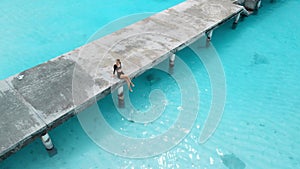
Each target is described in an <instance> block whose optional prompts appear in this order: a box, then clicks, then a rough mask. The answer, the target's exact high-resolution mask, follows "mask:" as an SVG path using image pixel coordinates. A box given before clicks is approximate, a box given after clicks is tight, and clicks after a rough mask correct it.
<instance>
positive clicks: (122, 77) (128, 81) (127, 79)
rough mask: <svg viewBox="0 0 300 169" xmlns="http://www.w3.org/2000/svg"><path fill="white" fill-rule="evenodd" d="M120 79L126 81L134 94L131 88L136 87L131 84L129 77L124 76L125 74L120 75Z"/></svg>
mask: <svg viewBox="0 0 300 169" xmlns="http://www.w3.org/2000/svg"><path fill="white" fill-rule="evenodd" d="M120 78H121V79H125V80H126V83H127V86H128V89H129V90H130V91H131V92H132V89H131V86H132V87H134V84H133V83H132V82H131V80H130V78H129V77H128V76H126V75H123V74H121V75H120ZM130 85H131V86H130Z"/></svg>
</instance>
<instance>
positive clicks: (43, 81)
mask: <svg viewBox="0 0 300 169" xmlns="http://www.w3.org/2000/svg"><path fill="white" fill-rule="evenodd" d="M242 11H243V7H241V6H238V5H236V4H233V1H231V0H188V1H185V2H183V3H181V4H178V5H177V6H174V7H172V8H169V9H167V10H164V11H162V12H160V13H157V14H155V15H153V16H151V17H149V18H146V19H144V20H142V21H139V22H137V23H135V24H132V25H130V26H128V27H125V28H123V29H121V30H119V31H117V32H114V33H112V34H110V35H107V36H105V37H103V38H100V39H98V40H96V41H93V42H91V43H89V44H86V45H84V46H82V47H79V48H78V49H75V50H73V51H71V52H69V53H66V54H63V55H61V56H59V57H57V58H54V59H52V60H50V61H48V62H46V63H44V64H41V65H38V66H36V67H33V68H31V69H28V70H26V71H24V72H21V73H20V74H17V75H15V76H12V77H9V78H7V79H5V80H3V81H1V82H0V117H1V118H0V161H1V159H5V158H6V157H8V156H9V155H10V154H12V153H14V152H16V151H17V150H19V149H20V148H21V147H23V146H25V145H26V144H27V143H29V142H31V141H32V140H34V139H35V138H37V137H40V136H41V134H42V133H43V132H47V131H48V130H51V129H52V128H53V127H56V126H57V125H59V124H61V123H63V122H64V121H65V120H67V119H68V118H70V117H72V116H74V115H76V114H77V113H79V112H80V111H81V110H83V109H85V108H86V107H87V106H89V105H91V104H92V103H94V102H95V101H97V100H99V99H101V98H102V97H104V96H106V95H107V94H109V93H110V92H111V90H112V89H117V88H118V87H119V86H121V85H122V84H123V83H124V81H120V80H119V79H117V78H113V77H111V74H112V66H113V64H114V63H115V59H116V58H119V59H121V61H122V66H123V71H125V73H126V74H127V75H129V76H130V77H135V76H138V75H140V74H141V73H143V72H144V71H146V70H147V69H149V68H151V67H153V66H155V65H156V64H158V63H160V62H161V61H163V60H165V59H167V58H169V57H170V55H172V53H175V52H176V51H178V50H180V49H182V48H184V47H185V46H187V45H189V44H190V43H192V42H194V41H195V40H196V39H198V38H199V37H201V36H203V35H204V34H205V33H206V32H207V31H210V30H212V29H214V28H216V27H217V26H219V25H220V24H222V23H223V22H225V21H227V20H228V19H230V18H232V17H235V16H236V15H237V14H239V13H241V12H242ZM20 75H22V78H18V77H19V76H20ZM58 151H59V150H58Z"/></svg>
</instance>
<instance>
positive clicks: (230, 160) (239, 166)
mask: <svg viewBox="0 0 300 169" xmlns="http://www.w3.org/2000/svg"><path fill="white" fill-rule="evenodd" d="M220 157H221V159H222V162H223V164H224V165H225V166H226V167H228V168H229V169H244V168H246V164H245V163H244V162H243V161H242V160H241V159H239V158H238V157H236V156H235V155H234V154H225V155H223V156H220Z"/></svg>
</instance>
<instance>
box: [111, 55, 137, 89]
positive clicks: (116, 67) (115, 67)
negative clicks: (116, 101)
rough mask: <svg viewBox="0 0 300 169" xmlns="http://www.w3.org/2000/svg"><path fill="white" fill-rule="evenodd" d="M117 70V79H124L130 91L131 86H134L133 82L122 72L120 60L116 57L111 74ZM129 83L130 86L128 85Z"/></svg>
mask: <svg viewBox="0 0 300 169" xmlns="http://www.w3.org/2000/svg"><path fill="white" fill-rule="evenodd" d="M116 71H117V76H118V78H119V79H125V80H126V82H127V86H128V89H129V91H131V92H132V89H131V86H132V87H134V84H133V83H132V82H131V79H130V78H129V77H128V76H126V75H125V74H124V72H123V71H122V65H121V60H120V59H117V60H116V64H114V71H113V76H114V75H115V72H116ZM130 85H131V86H130Z"/></svg>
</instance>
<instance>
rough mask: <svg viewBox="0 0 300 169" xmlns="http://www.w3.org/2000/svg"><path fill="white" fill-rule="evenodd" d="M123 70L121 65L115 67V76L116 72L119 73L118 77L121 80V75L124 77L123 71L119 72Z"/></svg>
mask: <svg viewBox="0 0 300 169" xmlns="http://www.w3.org/2000/svg"><path fill="white" fill-rule="evenodd" d="M121 68H122V66H121V64H120V67H118V66H117V65H116V64H115V65H114V72H113V74H115V72H116V71H117V76H118V78H119V79H120V78H121V75H124V72H123V71H120V72H119V70H121Z"/></svg>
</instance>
